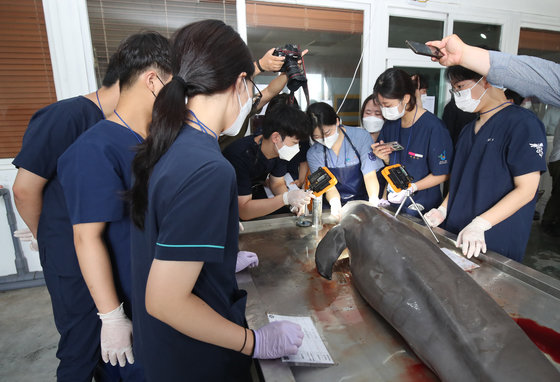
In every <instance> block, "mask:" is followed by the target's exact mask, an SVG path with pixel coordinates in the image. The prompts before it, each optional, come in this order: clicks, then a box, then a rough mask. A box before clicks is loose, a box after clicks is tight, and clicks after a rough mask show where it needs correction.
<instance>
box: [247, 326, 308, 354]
mask: <svg viewBox="0 0 560 382" xmlns="http://www.w3.org/2000/svg"><path fill="white" fill-rule="evenodd" d="M302 342H303V331H302V330H301V326H299V325H298V324H294V323H293V322H289V321H274V322H271V323H270V324H268V325H265V326H263V327H262V328H260V329H258V330H255V349H254V352H253V358H257V359H275V358H280V357H284V356H286V355H294V354H296V353H297V351H298V348H299V347H300V346H301V343H302Z"/></svg>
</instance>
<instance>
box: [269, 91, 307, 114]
mask: <svg viewBox="0 0 560 382" xmlns="http://www.w3.org/2000/svg"><path fill="white" fill-rule="evenodd" d="M279 104H284V105H289V106H292V107H295V108H296V109H298V110H301V109H300V107H299V104H298V101H297V100H296V99H295V98H294V97H292V96H290V95H289V94H288V93H281V94H276V95H275V96H274V97H272V99H271V100H270V101H269V102H268V106H267V107H266V110H267V112H268V110H270V109H271V108H273V107H275V106H276V105H279Z"/></svg>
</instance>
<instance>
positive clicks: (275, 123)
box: [262, 103, 311, 141]
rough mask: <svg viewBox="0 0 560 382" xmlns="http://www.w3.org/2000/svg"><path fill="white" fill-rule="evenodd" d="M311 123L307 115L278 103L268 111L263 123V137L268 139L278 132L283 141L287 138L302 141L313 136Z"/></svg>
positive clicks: (290, 106) (292, 107)
mask: <svg viewBox="0 0 560 382" xmlns="http://www.w3.org/2000/svg"><path fill="white" fill-rule="evenodd" d="M310 127H311V125H310V123H309V119H308V118H307V115H306V114H305V113H304V112H303V111H301V110H299V109H297V108H295V107H294V106H292V105H288V104H285V103H277V104H276V105H273V106H272V107H270V105H269V106H268V108H267V109H266V113H265V116H264V121H263V128H262V135H263V138H265V139H268V138H270V136H271V135H272V133H274V132H278V133H279V134H280V136H281V137H282V140H283V139H284V138H286V137H296V138H297V139H299V140H300V141H303V140H305V139H308V138H309V136H310V135H311V131H310Z"/></svg>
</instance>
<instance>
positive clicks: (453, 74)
mask: <svg viewBox="0 0 560 382" xmlns="http://www.w3.org/2000/svg"><path fill="white" fill-rule="evenodd" d="M445 75H446V77H447V79H448V80H449V82H451V83H452V84H455V83H457V82H461V81H466V80H473V81H478V80H480V79H481V78H482V77H484V76H481V75H480V74H478V73H476V72H473V71H472V70H470V69H467V68H464V67H462V66H459V65H454V66H450V67H449V68H447V70H446V72H445Z"/></svg>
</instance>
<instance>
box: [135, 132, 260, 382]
mask: <svg viewBox="0 0 560 382" xmlns="http://www.w3.org/2000/svg"><path fill="white" fill-rule="evenodd" d="M234 144H235V143H234ZM238 234H239V212H238V208H237V184H236V180H235V171H234V170H233V168H232V166H231V164H230V163H229V162H228V161H227V160H226V159H225V158H224V157H223V156H222V154H221V152H220V148H219V146H218V142H217V141H216V139H215V138H214V137H213V136H210V135H207V134H205V133H203V132H200V131H198V130H195V129H193V128H192V127H188V126H186V127H184V128H183V130H182V131H181V133H180V134H179V136H178V137H177V139H176V140H175V142H174V143H173V145H172V146H171V147H170V148H169V150H168V151H167V152H166V153H165V154H164V155H163V156H162V157H161V159H160V160H159V162H158V163H157V164H156V166H155V167H154V170H153V172H152V175H151V177H150V181H149V188H148V209H147V213H146V219H145V229H144V231H141V230H139V229H138V228H137V227H133V229H132V253H133V256H132V274H133V312H134V323H133V324H134V339H135V350H136V353H137V354H138V355H139V356H140V359H141V361H142V363H143V365H144V368H145V371H146V377H147V379H148V380H151V381H184V380H186V379H188V380H189V381H246V380H250V379H249V377H248V373H249V366H250V362H251V359H250V357H248V356H245V355H243V354H241V353H239V352H236V351H232V350H228V349H224V348H221V347H218V346H215V345H211V344H207V343H203V342H200V341H197V340H195V339H192V338H190V337H188V336H186V335H184V334H182V333H180V332H178V331H177V330H175V329H173V328H172V327H170V326H168V325H167V324H165V323H163V322H161V321H159V320H158V319H156V318H154V317H152V316H150V315H149V314H148V313H147V312H146V305H145V293H146V281H147V279H148V274H149V271H150V267H151V265H152V262H153V260H154V259H159V260H169V261H203V262H204V266H203V267H202V270H201V272H200V275H199V276H198V279H197V281H196V283H195V286H194V289H193V293H194V294H195V295H197V296H198V297H200V298H201V299H202V300H204V301H205V302H206V303H207V304H208V305H209V306H210V307H211V308H212V309H214V310H215V311H216V312H217V313H219V314H220V315H222V316H223V317H225V318H226V319H228V320H231V321H233V322H235V323H237V324H238V325H241V326H245V305H246V300H247V293H246V292H245V291H243V290H239V289H238V287H237V281H236V279H235V263H236V260H237V252H238Z"/></svg>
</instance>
